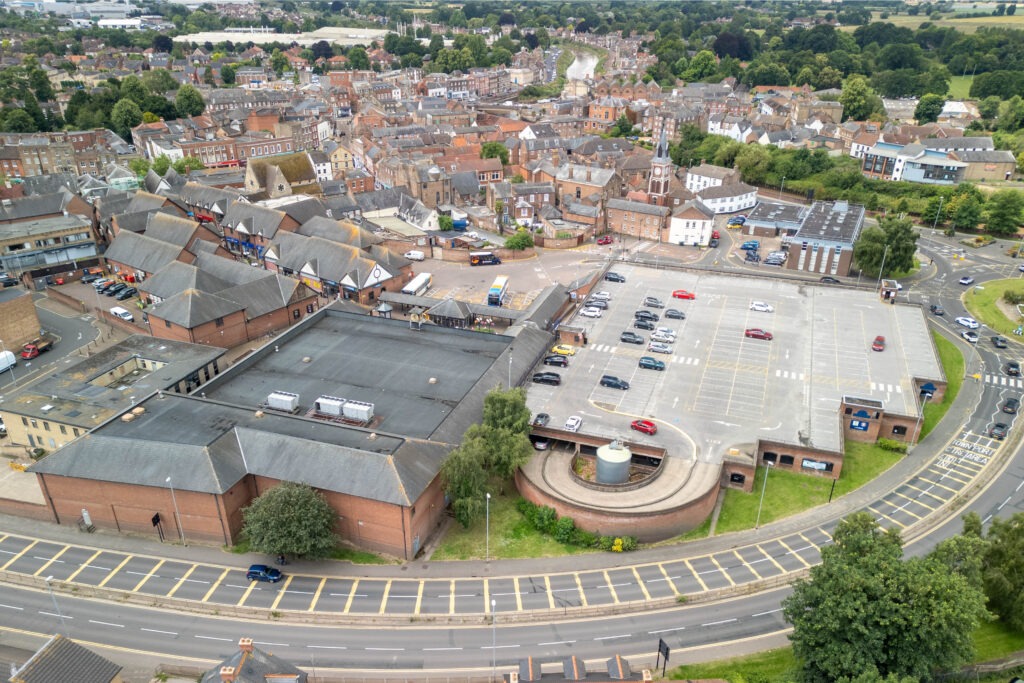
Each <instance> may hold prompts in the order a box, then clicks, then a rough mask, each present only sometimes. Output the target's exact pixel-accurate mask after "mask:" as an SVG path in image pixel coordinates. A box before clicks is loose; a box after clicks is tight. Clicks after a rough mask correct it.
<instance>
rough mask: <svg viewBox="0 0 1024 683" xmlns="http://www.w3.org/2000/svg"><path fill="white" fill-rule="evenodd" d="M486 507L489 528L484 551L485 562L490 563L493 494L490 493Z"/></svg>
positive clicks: (485, 535) (486, 532)
mask: <svg viewBox="0 0 1024 683" xmlns="http://www.w3.org/2000/svg"><path fill="white" fill-rule="evenodd" d="M486 506H487V507H486V519H487V522H486V526H487V530H486V531H485V532H484V537H485V538H486V539H487V540H486V542H485V545H484V547H485V550H484V562H490V561H491V494H490V493H488V494H487V503H486Z"/></svg>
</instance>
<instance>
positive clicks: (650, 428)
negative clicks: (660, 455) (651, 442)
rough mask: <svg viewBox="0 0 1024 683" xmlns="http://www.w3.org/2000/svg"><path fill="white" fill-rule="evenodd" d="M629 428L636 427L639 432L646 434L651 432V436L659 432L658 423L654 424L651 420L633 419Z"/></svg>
mask: <svg viewBox="0 0 1024 683" xmlns="http://www.w3.org/2000/svg"><path fill="white" fill-rule="evenodd" d="M629 428H630V429H635V430H636V431H638V432H643V433H644V434H650V435H651V436H654V435H655V434H657V433H658V425H656V424H654V423H653V422H651V421H650V420H633V421H632V422H630V423H629Z"/></svg>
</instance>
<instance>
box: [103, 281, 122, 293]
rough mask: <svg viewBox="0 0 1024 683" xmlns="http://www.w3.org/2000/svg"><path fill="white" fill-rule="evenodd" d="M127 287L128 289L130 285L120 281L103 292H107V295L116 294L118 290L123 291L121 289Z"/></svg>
mask: <svg viewBox="0 0 1024 683" xmlns="http://www.w3.org/2000/svg"><path fill="white" fill-rule="evenodd" d="M125 289H128V285H126V284H125V283H123V282H118V283H117V284H115V285H114V286H113V287H109V288H107V289H104V290H103V293H104V294H106V295H107V296H114V295H115V294H117V293H118V292H121V291H123V290H125Z"/></svg>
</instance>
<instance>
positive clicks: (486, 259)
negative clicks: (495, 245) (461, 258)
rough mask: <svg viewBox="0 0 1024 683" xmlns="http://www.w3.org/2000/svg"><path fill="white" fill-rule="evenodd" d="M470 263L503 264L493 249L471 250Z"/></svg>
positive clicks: (475, 264) (483, 264)
mask: <svg viewBox="0 0 1024 683" xmlns="http://www.w3.org/2000/svg"><path fill="white" fill-rule="evenodd" d="M469 265H471V266H498V265H501V259H500V258H498V255H497V254H495V253H494V252H493V251H471V252H469Z"/></svg>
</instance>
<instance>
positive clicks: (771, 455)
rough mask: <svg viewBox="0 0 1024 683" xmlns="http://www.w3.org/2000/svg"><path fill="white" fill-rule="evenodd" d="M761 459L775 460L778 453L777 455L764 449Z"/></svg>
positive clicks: (766, 460)
mask: <svg viewBox="0 0 1024 683" xmlns="http://www.w3.org/2000/svg"><path fill="white" fill-rule="evenodd" d="M761 459H762V460H764V461H765V462H775V461H776V460H778V459H779V455H778V453H772V452H770V451H765V452H764V455H762V456H761Z"/></svg>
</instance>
